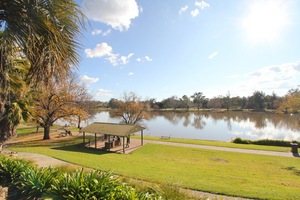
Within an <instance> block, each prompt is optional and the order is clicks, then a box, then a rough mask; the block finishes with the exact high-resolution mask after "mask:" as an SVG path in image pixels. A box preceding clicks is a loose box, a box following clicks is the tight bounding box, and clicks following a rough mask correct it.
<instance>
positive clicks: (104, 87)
mask: <svg viewBox="0 0 300 200" xmlns="http://www.w3.org/2000/svg"><path fill="white" fill-rule="evenodd" d="M80 5H82V9H83V11H84V13H85V14H86V16H87V17H88V22H89V24H88V25H87V28H86V30H85V31H84V32H83V37H81V38H80V42H81V44H82V49H81V50H80V55H81V63H80V65H79V70H78V73H79V76H80V78H81V81H82V82H84V83H86V84H87V86H88V88H89V90H90V91H91V92H92V93H93V95H94V98H95V99H96V100H100V101H108V100H109V99H111V98H117V99H119V98H121V97H122V95H123V93H124V92H131V91H132V92H135V93H136V94H137V95H138V96H140V97H142V98H143V99H147V98H156V99H157V100H158V101H160V100H163V99H165V98H168V97H171V96H173V95H175V96H177V97H182V96H183V95H188V96H191V95H192V94H194V93H195V92H203V94H204V95H205V96H206V97H209V98H212V97H215V96H218V95H223V96H225V95H227V93H228V92H229V93H230V95H231V96H232V97H233V96H250V95H252V93H253V92H254V91H256V90H258V91H263V92H265V93H266V94H270V95H271V94H272V92H275V93H276V94H278V95H280V96H282V95H284V94H286V93H287V91H288V90H289V89H291V88H297V87H299V84H300V78H299V77H300V38H299V35H300V14H299V9H300V1H298V0H282V1H280V0H269V1H265V0H251V1H250V0H228V1H221V0H205V1H201V0H184V1H183V0H182V1H179V0H151V1H149V0H137V1H136V0H81V1H80Z"/></svg>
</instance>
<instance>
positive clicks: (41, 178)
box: [16, 167, 59, 199]
mask: <svg viewBox="0 0 300 200" xmlns="http://www.w3.org/2000/svg"><path fill="white" fill-rule="evenodd" d="M58 174H59V171H58V169H56V168H51V167H47V168H41V169H32V170H27V171H23V172H21V175H20V177H19V180H18V182H17V185H16V186H17V188H18V189H19V190H20V191H21V192H20V193H21V195H22V197H23V198H26V199H38V198H41V197H42V196H43V194H47V193H48V192H49V190H50V189H51V185H52V183H53V180H54V179H55V178H56V177H57V175H58Z"/></svg>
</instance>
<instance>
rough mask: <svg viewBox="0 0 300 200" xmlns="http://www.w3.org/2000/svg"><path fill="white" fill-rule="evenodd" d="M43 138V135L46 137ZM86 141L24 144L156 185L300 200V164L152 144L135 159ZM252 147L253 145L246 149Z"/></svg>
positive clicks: (22, 146) (21, 148)
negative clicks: (84, 143) (86, 145)
mask: <svg viewBox="0 0 300 200" xmlns="http://www.w3.org/2000/svg"><path fill="white" fill-rule="evenodd" d="M41 138H42V136H41ZM80 143H81V138H76V137H72V138H68V139H66V138H64V139H61V140H53V141H42V140H40V139H39V140H36V141H31V142H22V143H19V144H18V143H17V144H13V145H11V146H10V148H11V149H12V150H14V151H27V152H36V153H41V154H45V155H49V156H52V157H55V158H58V159H61V160H66V161H69V162H71V163H74V164H78V165H82V166H85V167H90V168H98V169H101V170H107V171H112V172H114V173H116V174H119V175H122V176H127V177H134V178H138V179H142V180H147V181H151V182H159V183H161V182H163V183H171V184H177V185H179V186H181V187H185V188H191V189H195V190H201V191H207V192H212V193H218V194H224V195H230V196H241V197H249V198H259V199H300V193H299V188H300V160H299V158H285V157H275V156H262V155H251V154H241V153H231V152H221V151H212V150H204V149H194V148H184V147H174V146H167V145H157V144H147V145H145V146H143V147H142V148H140V149H138V150H136V151H135V152H132V153H131V154H129V155H123V154H115V153H106V152H101V151H98V150H93V149H86V148H83V147H82V145H81V144H80ZM246 146H247V145H246Z"/></svg>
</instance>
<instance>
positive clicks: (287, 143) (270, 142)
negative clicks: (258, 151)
mask: <svg viewBox="0 0 300 200" xmlns="http://www.w3.org/2000/svg"><path fill="white" fill-rule="evenodd" d="M232 142H233V143H236V144H257V145H269V146H281V147H290V146H291V141H285V140H268V139H265V140H255V141H253V140H243V139H242V138H240V137H237V138H235V139H234V140H232ZM292 142H293V143H298V144H299V142H297V141H292Z"/></svg>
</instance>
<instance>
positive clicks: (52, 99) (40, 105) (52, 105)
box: [33, 74, 91, 139]
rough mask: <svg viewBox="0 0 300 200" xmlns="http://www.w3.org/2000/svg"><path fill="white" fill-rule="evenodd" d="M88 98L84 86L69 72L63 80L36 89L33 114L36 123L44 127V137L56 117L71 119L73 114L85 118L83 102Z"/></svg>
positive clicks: (48, 136) (47, 137) (46, 135)
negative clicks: (45, 87)
mask: <svg viewBox="0 0 300 200" xmlns="http://www.w3.org/2000/svg"><path fill="white" fill-rule="evenodd" d="M90 99H91V97H90V96H89V94H88V92H87V89H86V87H85V86H84V85H82V84H80V83H79V81H78V79H77V77H76V76H75V75H74V74H70V75H69V76H68V77H67V78H66V79H65V80H64V81H60V82H58V83H57V82H51V83H49V87H47V89H46V90H45V89H44V88H40V89H38V90H37V92H36V95H35V98H34V101H35V107H34V112H33V116H34V118H35V119H36V121H37V123H38V125H40V126H41V127H43V128H44V139H50V126H52V125H53V123H54V122H55V121H57V120H58V119H62V118H63V119H65V120H69V121H71V120H72V119H73V118H74V116H77V117H79V119H85V118H87V117H88V113H87V108H86V105H85V104H84V103H85V102H86V101H88V100H90Z"/></svg>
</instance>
